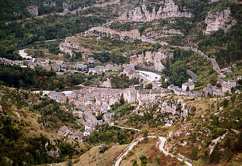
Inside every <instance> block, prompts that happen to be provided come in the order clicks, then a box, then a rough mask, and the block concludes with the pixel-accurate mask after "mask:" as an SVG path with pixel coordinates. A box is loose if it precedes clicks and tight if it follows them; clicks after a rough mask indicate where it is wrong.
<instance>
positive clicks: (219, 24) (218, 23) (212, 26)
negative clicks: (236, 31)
mask: <svg viewBox="0 0 242 166" xmlns="http://www.w3.org/2000/svg"><path fill="white" fill-rule="evenodd" d="M205 23H206V25H207V26H206V30H205V34H212V33H213V32H216V31H218V30H220V29H221V30H225V31H227V30H228V29H229V28H231V27H232V26H233V25H234V24H235V23H236V21H235V20H234V19H233V18H232V17H231V10H230V9H229V8H228V9H224V10H222V11H217V12H209V13H208V16H207V17H206V20H205Z"/></svg>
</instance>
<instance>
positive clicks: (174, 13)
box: [119, 0, 192, 22]
mask: <svg viewBox="0 0 242 166" xmlns="http://www.w3.org/2000/svg"><path fill="white" fill-rule="evenodd" d="M162 2H163V3H162V4H157V5H155V6H151V7H148V6H147V5H146V4H143V5H141V6H138V7H135V8H134V9H133V10H130V11H128V12H126V13H124V14H123V15H121V17H120V18H119V19H120V20H121V21H134V22H149V21H153V20H157V19H166V18H176V17H179V18H180V17H188V18H189V17H192V14H191V13H189V12H188V11H186V9H184V10H183V11H181V10H180V9H179V7H178V5H176V4H175V2H174V1H173V0H163V1H162Z"/></svg>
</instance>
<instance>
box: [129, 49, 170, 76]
mask: <svg viewBox="0 0 242 166" xmlns="http://www.w3.org/2000/svg"><path fill="white" fill-rule="evenodd" d="M172 57H173V55H172V54H171V53H169V52H165V51H162V50H161V51H157V52H152V51H146V52H144V53H142V54H138V55H133V56H131V57H130V64H133V65H135V66H137V67H141V68H145V69H148V70H154V71H159V72H160V71H162V70H164V68H165V66H164V65H165V64H166V62H167V61H168V60H169V59H171V58H172Z"/></svg>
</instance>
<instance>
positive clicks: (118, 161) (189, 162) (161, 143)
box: [113, 136, 192, 166]
mask: <svg viewBox="0 0 242 166" xmlns="http://www.w3.org/2000/svg"><path fill="white" fill-rule="evenodd" d="M147 138H153V139H154V138H158V144H159V150H160V152H161V153H163V154H164V155H165V156H170V157H172V158H176V159H177V160H178V161H180V162H184V163H185V164H186V165H187V166H192V160H190V159H188V158H186V157H185V156H183V155H181V154H178V155H174V154H172V153H169V152H168V151H166V150H165V148H164V147H165V144H166V141H167V139H166V137H161V136H160V137H158V136H148V137H147ZM144 139H145V137H142V138H138V139H136V140H134V141H133V142H132V143H130V144H129V145H128V146H127V147H126V148H125V150H124V151H123V153H121V154H120V155H119V156H118V157H117V159H116V160H115V162H114V164H113V165H114V166H120V165H121V162H122V160H124V158H125V157H126V156H127V155H128V154H129V152H131V151H132V150H133V149H134V148H135V147H136V146H137V145H138V144H139V143H141V142H142V141H143V140H144Z"/></svg>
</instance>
